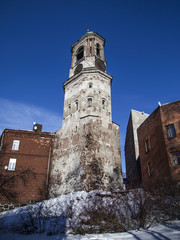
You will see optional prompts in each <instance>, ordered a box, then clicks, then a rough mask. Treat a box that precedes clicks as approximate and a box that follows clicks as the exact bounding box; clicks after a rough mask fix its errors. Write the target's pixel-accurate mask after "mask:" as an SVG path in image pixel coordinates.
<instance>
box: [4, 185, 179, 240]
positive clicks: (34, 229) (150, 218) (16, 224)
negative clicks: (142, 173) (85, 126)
mask: <svg viewBox="0 0 180 240" xmlns="http://www.w3.org/2000/svg"><path fill="white" fill-rule="evenodd" d="M168 206H170V205H169V202H168ZM158 211H159V209H158ZM175 212H177V210H176V211H175ZM154 213H156V215H154ZM157 215H158V218H159V219H158V220H161V216H164V215H162V214H160V212H158V214H157V207H154V200H153V201H152V197H151V196H150V195H149V194H147V193H145V192H143V190H142V189H139V190H135V191H131V192H128V193H127V192H118V193H117V192H115V193H110V192H103V191H98V190H96V191H91V192H83V191H82V192H75V193H73V194H68V195H62V196H59V197H57V198H55V199H50V200H47V201H43V202H41V203H37V204H34V205H30V206H26V207H23V208H19V209H15V210H11V211H8V212H4V213H1V214H0V239H2V240H6V239H8V240H13V239H14V240H21V239H25V240H26V239H27V240H30V239H31V240H34V239H37V240H41V239H43V240H45V239H49V240H55V239H56V240H60V239H64V240H65V239H66V240H71V239H83V240H85V239H92V240H100V239H112V240H113V239H143V240H146V239H166V240H167V239H172V240H176V239H178V240H179V239H180V235H179V229H180V221H174V222H173V223H168V224H167V223H166V225H162V224H158V225H157V224H155V223H156V222H157ZM150 226H151V228H149V227H150ZM142 228H143V229H142ZM145 229H146V230H145ZM149 229H150V230H149ZM133 230H136V231H133ZM137 230H141V231H137ZM116 232H117V233H116ZM118 232H119V233H118ZM120 232H121V233H120ZM125 232H126V233H125ZM127 232H128V233H127ZM72 233H73V234H76V235H71V234H72ZM85 233H86V234H85ZM87 233H91V234H87ZM92 233H93V234H92ZM95 233H96V234H95ZM101 233H102V234H101ZM83 234H85V235H83Z"/></svg>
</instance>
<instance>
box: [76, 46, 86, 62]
mask: <svg viewBox="0 0 180 240" xmlns="http://www.w3.org/2000/svg"><path fill="white" fill-rule="evenodd" d="M83 57H84V47H83V46H82V47H80V48H79V49H78V51H77V62H79V61H80V60H81V59H82V58H83Z"/></svg>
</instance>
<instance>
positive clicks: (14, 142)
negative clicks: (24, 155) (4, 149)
mask: <svg viewBox="0 0 180 240" xmlns="http://www.w3.org/2000/svg"><path fill="white" fill-rule="evenodd" d="M19 143H20V141H19V140H13V145H12V150H16V151H17V150H19Z"/></svg>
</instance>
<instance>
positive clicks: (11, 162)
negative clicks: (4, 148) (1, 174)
mask: <svg viewBox="0 0 180 240" xmlns="http://www.w3.org/2000/svg"><path fill="white" fill-rule="evenodd" d="M16 160H17V159H16V158H10V159H9V165H8V170H9V171H15V168H16Z"/></svg>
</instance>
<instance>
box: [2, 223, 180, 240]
mask: <svg viewBox="0 0 180 240" xmlns="http://www.w3.org/2000/svg"><path fill="white" fill-rule="evenodd" d="M0 239H2V240H88V239H91V240H102V239H103V240H121V239H123V240H124V239H125V240H133V239H136V240H152V239H157V240H179V239H180V221H173V222H171V223H166V224H164V225H162V224H157V225H155V226H154V227H151V228H150V229H149V230H140V231H130V232H127V233H104V234H86V235H84V236H81V235H71V234H70V235H63V234H57V235H54V236H47V235H46V234H44V233H43V234H28V235H24V234H23V235H22V234H16V233H3V232H0Z"/></svg>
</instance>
